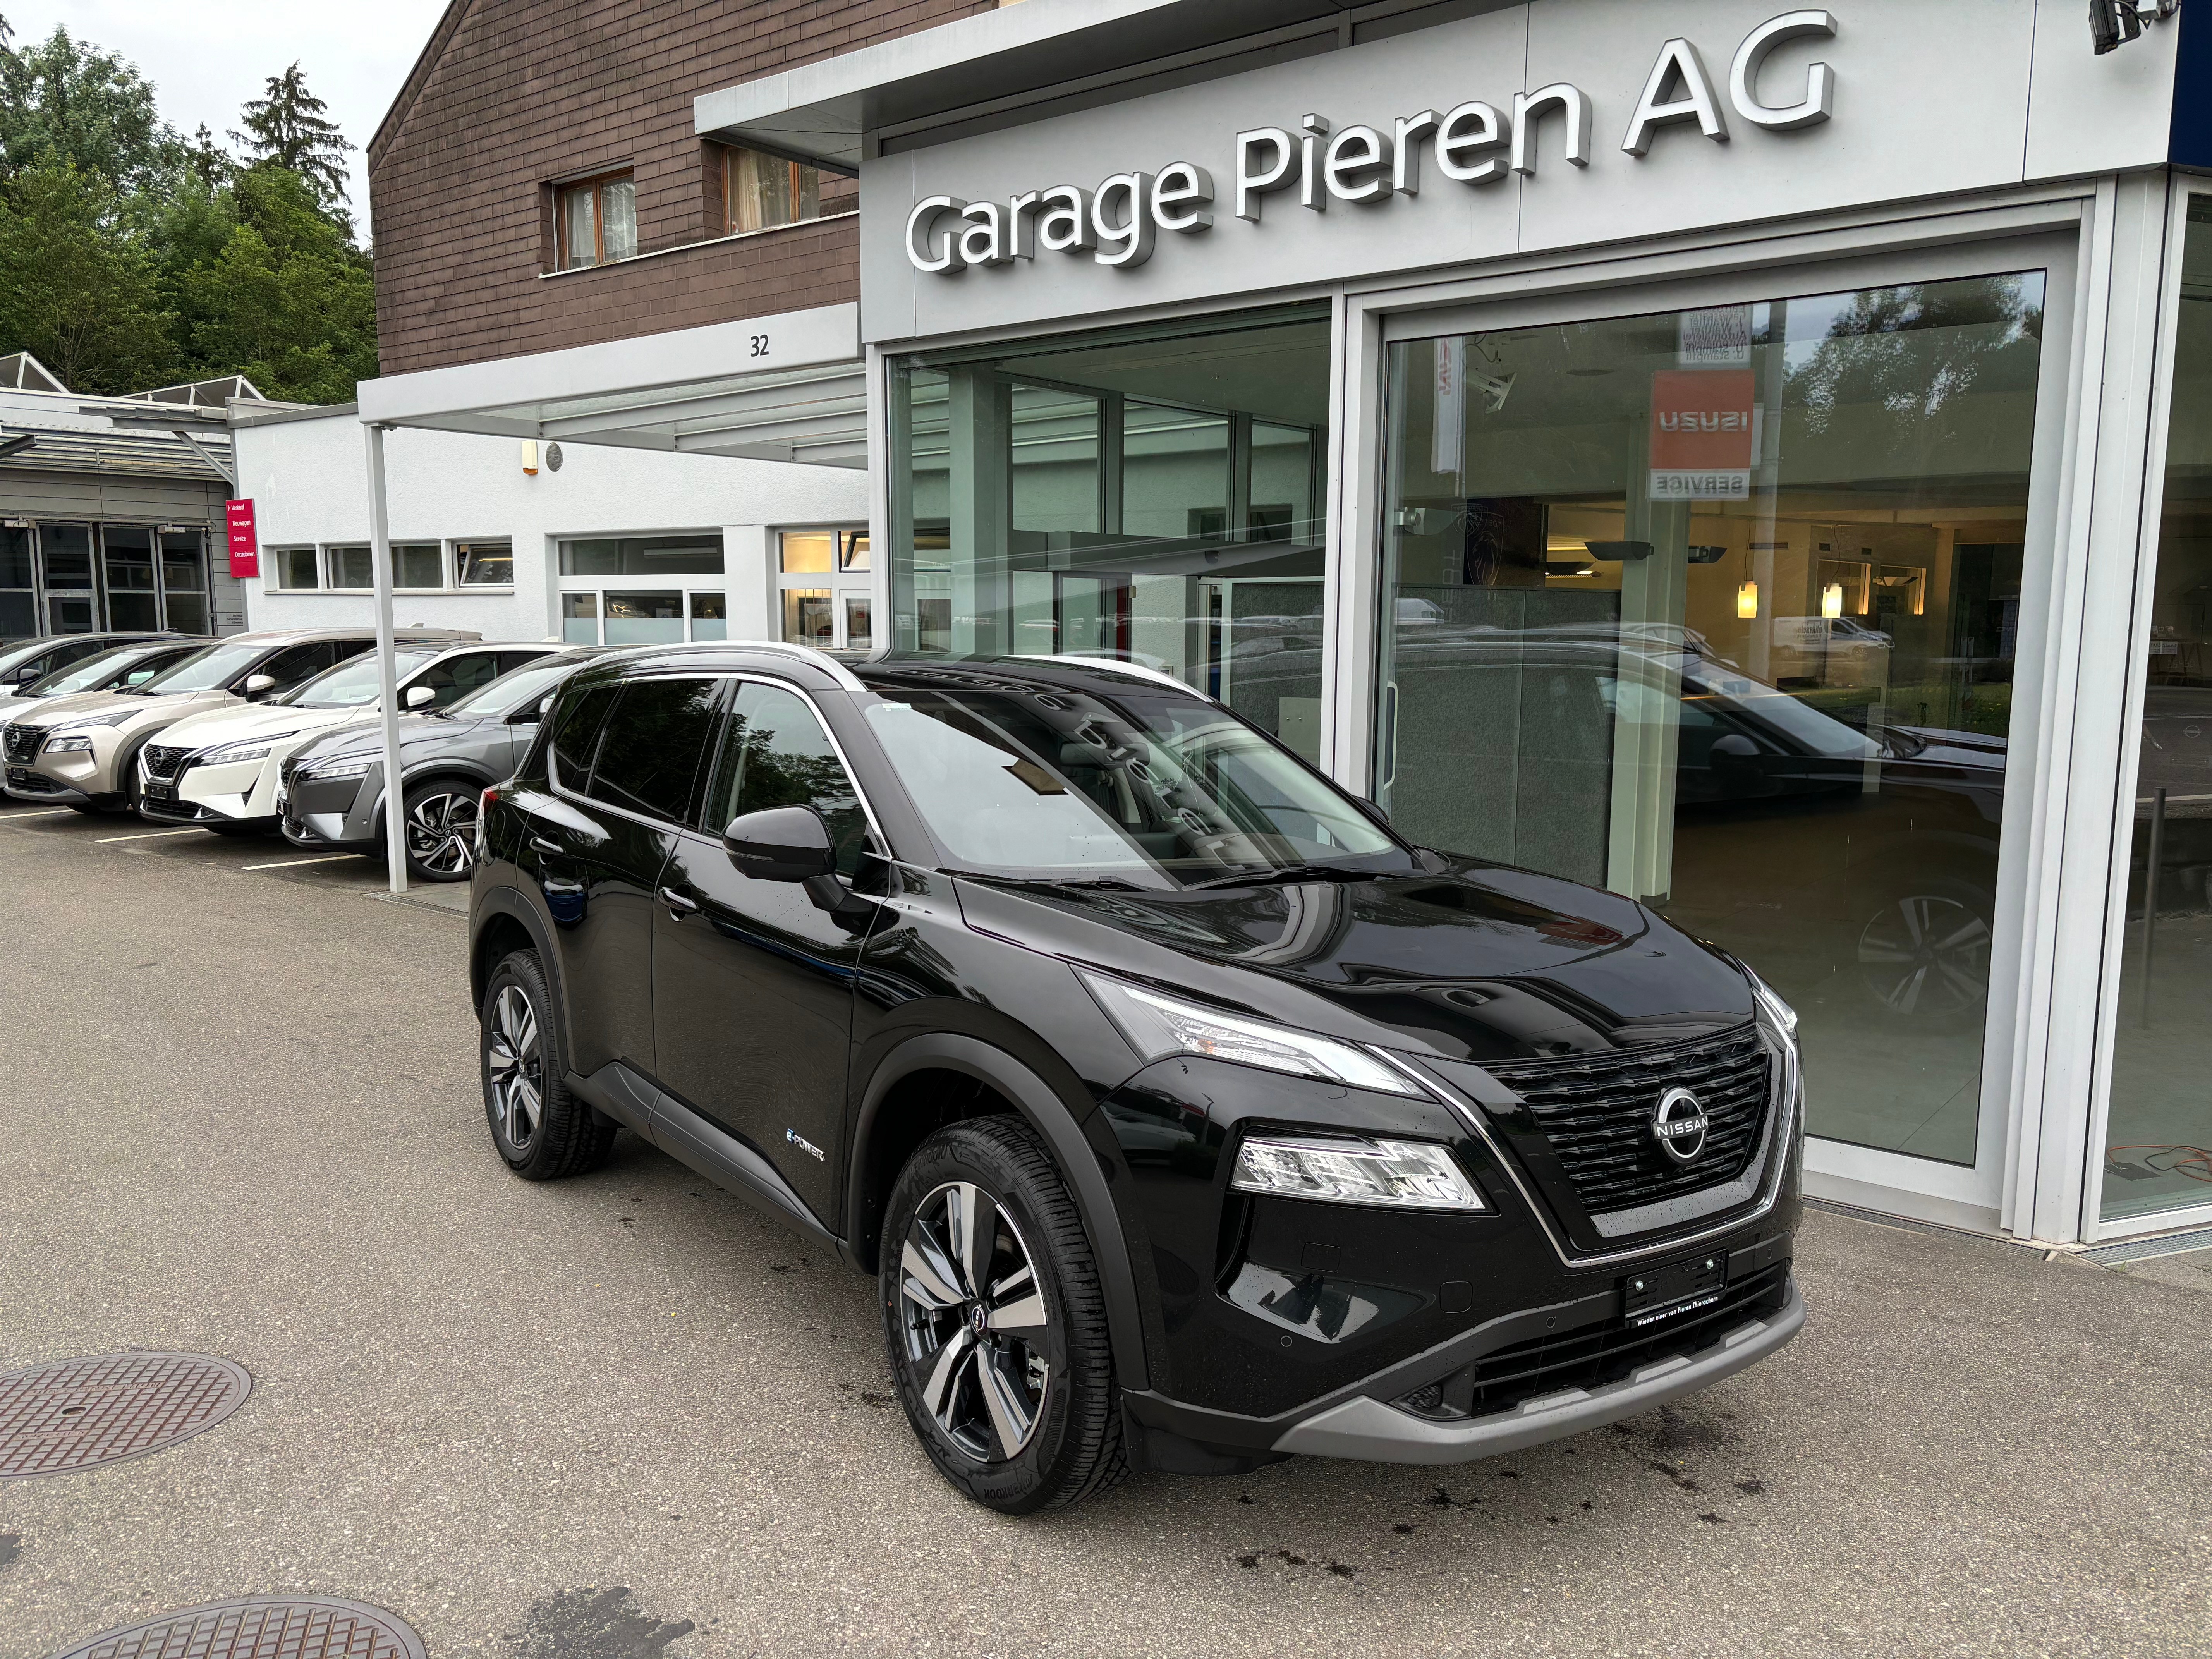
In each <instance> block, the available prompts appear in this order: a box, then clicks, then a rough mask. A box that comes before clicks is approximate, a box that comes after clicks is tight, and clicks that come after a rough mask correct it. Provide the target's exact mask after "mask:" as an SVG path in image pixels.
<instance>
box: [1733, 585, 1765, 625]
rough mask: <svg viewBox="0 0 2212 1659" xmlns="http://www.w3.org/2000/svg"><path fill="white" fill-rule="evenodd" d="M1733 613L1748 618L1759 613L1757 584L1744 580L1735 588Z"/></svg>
mask: <svg viewBox="0 0 2212 1659" xmlns="http://www.w3.org/2000/svg"><path fill="white" fill-rule="evenodd" d="M1735 614H1736V615H1737V616H1739V617H1744V618H1746V619H1749V618H1752V617H1757V616H1758V615H1759V584H1758V583H1757V582H1745V583H1744V584H1742V586H1739V587H1738V588H1737V589H1736V590H1735Z"/></svg>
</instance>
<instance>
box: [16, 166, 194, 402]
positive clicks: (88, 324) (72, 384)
mask: <svg viewBox="0 0 2212 1659" xmlns="http://www.w3.org/2000/svg"><path fill="white" fill-rule="evenodd" d="M118 206H119V204H118V197H117V194H116V191H115V186H114V185H112V184H111V183H110V182H109V181H108V180H107V179H105V178H103V177H101V176H100V174H98V173H83V172H80V171H79V170H78V169H77V167H76V165H75V164H74V163H73V162H70V161H49V162H47V163H46V165H44V166H41V167H33V168H30V169H28V170H26V171H23V172H20V173H16V174H15V176H14V177H13V178H11V179H9V180H8V181H7V183H6V185H5V186H4V187H0V341H5V342H6V343H7V349H9V350H11V351H14V350H22V351H28V352H31V353H32V354H33V356H36V357H37V358H38V359H39V361H40V362H42V363H44V364H46V367H47V368H51V369H52V370H53V372H54V373H55V374H58V375H59V376H60V377H61V380H62V384H63V385H64V386H68V387H69V388H70V390H71V391H75V392H142V391H144V390H145V389H146V388H148V387H149V386H160V385H161V384H163V382H164V381H165V380H166V379H167V376H168V373H169V370H170V369H171V368H172V367H173V364H174V362H175V360H176V357H177V355H178V354H177V350H176V347H175V345H174V343H173V341H172V340H171V338H170V336H169V332H168V325H169V323H170V321H171V319H170V317H169V315H168V314H167V313H165V312H164V311H163V310H162V309H161V292H160V285H159V283H158V282H157V280H156V277H155V270H154V266H153V262H152V261H151V260H150V259H149V258H148V257H147V255H146V252H145V251H144V249H143V247H142V246H139V245H138V244H137V241H136V240H133V239H131V238H130V237H127V236H124V235H119V234H117V232H116V222H117V219H118Z"/></svg>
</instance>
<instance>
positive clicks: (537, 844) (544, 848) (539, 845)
mask: <svg viewBox="0 0 2212 1659" xmlns="http://www.w3.org/2000/svg"><path fill="white" fill-rule="evenodd" d="M530 850H531V851H532V852H533V853H553V854H558V853H559V852H560V851H561V843H560V842H557V841H548V840H547V839H546V838H545V837H544V836H532V837H531V838H530Z"/></svg>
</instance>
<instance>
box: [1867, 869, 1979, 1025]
mask: <svg viewBox="0 0 2212 1659" xmlns="http://www.w3.org/2000/svg"><path fill="white" fill-rule="evenodd" d="M1859 972H1860V974H1861V975H1862V976H1863V978H1864V979H1865V981H1866V984H1867V988H1868V989H1869V991H1871V992H1873V993H1874V994H1875V997H1876V998H1877V999H1878V1000H1880V1001H1881V1003H1882V1004H1883V1005H1884V1006H1887V1008H1889V1009H1890V1010H1891V1011H1892V1012H1895V1013H1899V1014H1906V1015H1915V1014H1917V1015H1923V1016H1929V1015H1942V1014H1952V1013H1956V1012H1959V1011H1960V1009H1962V1008H1966V1007H1969V1006H1978V1005H1979V1003H1980V1001H1981V1000H1982V998H1983V996H1984V994H1986V993H1987V992H1988V990H1989V984H1990V924H1989V923H1988V922H1987V921H1984V919H1983V918H1982V916H1981V915H1979V914H1978V913H1977V912H1976V911H1974V910H1972V909H1971V908H1968V907H1967V906H1966V905H1964V904H1961V903H1960V902H1959V901H1958V900H1956V899H1952V898H1945V897H1943V896H1941V895H1940V894H1928V893H1913V894H1907V895H1906V896H1904V897H1902V898H1899V899H1896V900H1893V902H1890V903H1888V904H1886V905H1884V906H1883V907H1882V908H1881V910H1879V911H1878V912H1876V913H1875V916H1874V918H1873V920H1871V921H1869V922H1868V923H1867V925H1866V927H1864V928H1863V930H1862V931H1861V932H1860V933H1859Z"/></svg>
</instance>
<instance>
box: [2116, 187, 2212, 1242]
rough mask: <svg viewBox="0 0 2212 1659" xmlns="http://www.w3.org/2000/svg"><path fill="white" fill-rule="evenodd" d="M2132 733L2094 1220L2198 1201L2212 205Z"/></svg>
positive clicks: (2177, 393) (2188, 275)
mask: <svg viewBox="0 0 2212 1659" xmlns="http://www.w3.org/2000/svg"><path fill="white" fill-rule="evenodd" d="M2181 253H2182V259H2181V265H2182V270H2181V295H2180V315H2179V319H2178V322H2177V328H2176V335H2175V342H2174V372H2173V403H2172V416H2171V423H2170V427H2169V430H2168V433H2167V439H2166V504H2165V508H2164V512H2163V513H2162V515H2161V517H2160V520H2159V523H2158V527H2157V535H2158V545H2157V550H2156V554H2155V562H2154V563H2153V564H2152V565H2151V568H2149V569H2148V570H2147V571H2146V573H2145V574H2144V577H2143V580H2145V581H2147V582H2148V583H2149V584H2150V585H2151V593H2150V596H2149V597H2150V639H2149V655H2148V660H2147V662H2146V663H2145V664H2144V665H2143V671H2144V676H2145V679H2146V684H2145V686H2144V689H2143V710H2142V726H2141V727H2140V728H2139V730H2138V732H2137V733H2136V744H2137V754H2136V793H2135V803H2134V813H2133V817H2134V832H2133V836H2132V838H2131V841H2130V847H2129V856H2128V866H2127V895H2126V916H2127V920H2126V923H2125V926H2124V931H2123V935H2122V938H2121V940H2120V950H2121V958H2120V997H2119V1006H2118V1016H2117V1020H2116V1028H2115V1030H2114V1033H2113V1042H2112V1106H2111V1109H2110V1112H2109V1113H2108V1115H2107V1120H2106V1136H2105V1140H2106V1144H2105V1148H2104V1156H2105V1168H2104V1201H2103V1212H2104V1216H2105V1218H2106V1219H2107V1220H2122V1219H2125V1218H2129V1217H2132V1216H2138V1215H2142V1214H2144V1213H2146V1212H2152V1211H2157V1210H2170V1209H2175V1208H2179V1207H2182V1206H2193V1205H2199V1204H2208V1203H2212V1096H2208V1095H2207V1094H2206V1093H2205V1092H2204V1079H2205V1077H2206V1076H2207V1075H2208V1073H2212V1022H2208V1021H2207V1020H2206V1019H2205V1018H2204V1012H2203V1007H2202V1006H2201V1005H2200V1004H2199V1003H2198V1001H2197V999H2198V998H2199V997H2201V996H2203V994H2204V989H2205V987H2206V985H2207V984H2208V983H2212V884H2208V878H2212V197H2202V196H2200V197H2194V198H2192V199H2191V202H2190V204H2189V214H2188V228H2187V231H2186V233H2185V240H2184V244H2183V247H2182V250H2181Z"/></svg>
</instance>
